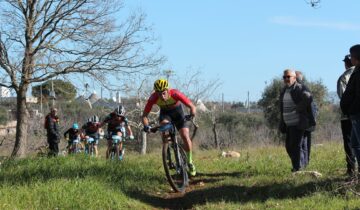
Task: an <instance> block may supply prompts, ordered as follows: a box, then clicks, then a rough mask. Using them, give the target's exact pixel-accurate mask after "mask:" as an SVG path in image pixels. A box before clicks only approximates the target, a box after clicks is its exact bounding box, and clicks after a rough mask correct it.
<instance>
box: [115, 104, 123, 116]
mask: <svg viewBox="0 0 360 210" xmlns="http://www.w3.org/2000/svg"><path fill="white" fill-rule="evenodd" d="M114 112H115V114H116V115H118V116H122V117H123V116H124V115H125V108H124V106H123V105H119V106H118V107H117V108H116V109H115V110H114Z"/></svg>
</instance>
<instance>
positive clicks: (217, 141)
mask: <svg viewBox="0 0 360 210" xmlns="http://www.w3.org/2000/svg"><path fill="white" fill-rule="evenodd" d="M212 131H213V133H214V140H215V148H216V149H220V147H219V140H218V134H217V131H216V122H213V128H212Z"/></svg>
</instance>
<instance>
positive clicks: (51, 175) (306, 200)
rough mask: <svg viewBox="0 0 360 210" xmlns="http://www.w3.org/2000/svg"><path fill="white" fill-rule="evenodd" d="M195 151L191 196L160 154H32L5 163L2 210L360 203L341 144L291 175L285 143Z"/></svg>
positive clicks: (317, 153)
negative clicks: (111, 157)
mask: <svg viewBox="0 0 360 210" xmlns="http://www.w3.org/2000/svg"><path fill="white" fill-rule="evenodd" d="M219 153H220V152H218V151H196V152H195V154H194V160H195V163H196V166H197V169H198V176H197V177H195V178H194V179H192V180H191V184H190V186H189V189H188V191H187V193H186V194H178V193H173V192H172V191H171V189H170V186H169V185H168V184H167V181H166V179H165V175H164V172H163V168H162V163H161V155H160V152H157V153H152V154H148V155H145V156H140V155H138V154H136V153H129V152H128V153H127V156H126V159H125V160H124V161H122V162H117V161H106V160H105V159H102V158H99V159H96V158H88V157H85V156H82V155H78V156H68V157H58V158H28V159H21V160H15V161H6V162H3V163H2V165H1V166H0V209H179V208H192V209H356V208H359V207H360V199H359V196H357V195H356V194H355V193H353V191H360V190H359V186H358V185H356V184H352V185H349V184H348V182H346V176H344V173H345V160H344V159H345V157H344V152H343V149H342V145H341V144H334V143H333V144H325V145H324V146H318V147H316V146H314V147H313V149H312V158H311V161H310V165H309V167H308V168H307V169H306V170H316V171H318V172H320V173H322V175H323V176H322V177H321V178H314V177H312V176H310V175H293V174H292V173H291V172H290V168H291V165H290V160H289V158H288V156H287V154H286V152H285V148H284V147H266V148H256V149H255V148H250V149H243V150H240V153H241V157H240V158H238V159H231V158H221V157H220V156H219Z"/></svg>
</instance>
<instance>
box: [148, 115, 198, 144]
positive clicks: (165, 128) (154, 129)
mask: <svg viewBox="0 0 360 210" xmlns="http://www.w3.org/2000/svg"><path fill="white" fill-rule="evenodd" d="M184 121H190V122H191V123H192V124H193V125H194V130H193V133H192V135H191V140H193V139H194V137H195V135H196V132H197V129H198V128H199V125H198V124H197V123H196V122H195V120H194V118H185V119H184ZM171 128H172V123H171V122H169V123H167V124H165V125H157V126H155V127H152V128H150V132H151V133H156V132H157V131H158V130H159V131H160V132H165V131H168V130H169V129H171Z"/></svg>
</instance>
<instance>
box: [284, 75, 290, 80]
mask: <svg viewBox="0 0 360 210" xmlns="http://www.w3.org/2000/svg"><path fill="white" fill-rule="evenodd" d="M290 78H291V76H283V79H290Z"/></svg>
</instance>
